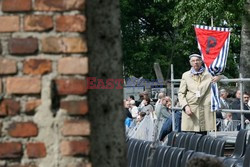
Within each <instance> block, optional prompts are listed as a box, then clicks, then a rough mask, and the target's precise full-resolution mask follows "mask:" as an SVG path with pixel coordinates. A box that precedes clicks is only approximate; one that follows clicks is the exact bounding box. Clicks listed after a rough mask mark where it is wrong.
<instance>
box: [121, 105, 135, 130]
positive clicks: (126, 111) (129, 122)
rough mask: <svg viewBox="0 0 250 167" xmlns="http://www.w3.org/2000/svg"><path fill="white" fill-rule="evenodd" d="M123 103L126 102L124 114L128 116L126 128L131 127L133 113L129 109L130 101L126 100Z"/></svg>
mask: <svg viewBox="0 0 250 167" xmlns="http://www.w3.org/2000/svg"><path fill="white" fill-rule="evenodd" d="M123 104H124V114H125V116H126V119H125V125H126V128H129V127H130V125H131V123H132V121H133V118H132V114H131V113H130V111H129V101H127V100H124V102H123Z"/></svg>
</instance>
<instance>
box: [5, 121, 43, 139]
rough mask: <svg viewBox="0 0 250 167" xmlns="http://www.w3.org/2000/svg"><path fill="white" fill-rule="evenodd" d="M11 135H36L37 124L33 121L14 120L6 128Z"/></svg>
mask: <svg viewBox="0 0 250 167" xmlns="http://www.w3.org/2000/svg"><path fill="white" fill-rule="evenodd" d="M8 134H9V135H10V136H11V137H35V136H37V135H38V128H37V125H36V124H35V123H33V122H14V123H12V124H11V125H10V126H9V128H8Z"/></svg>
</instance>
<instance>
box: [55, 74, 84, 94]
mask: <svg viewBox="0 0 250 167" xmlns="http://www.w3.org/2000/svg"><path fill="white" fill-rule="evenodd" d="M55 83H56V89H57V93H58V94H59V95H69V94H75V95H82V94H84V93H86V92H87V87H86V81H85V80H82V79H73V78H72V79H56V80H55Z"/></svg>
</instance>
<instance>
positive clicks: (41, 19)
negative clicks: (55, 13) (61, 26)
mask: <svg viewBox="0 0 250 167" xmlns="http://www.w3.org/2000/svg"><path fill="white" fill-rule="evenodd" d="M52 28H53V20H52V16H45V15H29V16H25V17H24V30H25V31H46V30H50V29H52Z"/></svg>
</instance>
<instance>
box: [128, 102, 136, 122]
mask: <svg viewBox="0 0 250 167" xmlns="http://www.w3.org/2000/svg"><path fill="white" fill-rule="evenodd" d="M129 104H130V106H129V107H130V113H131V115H132V118H133V119H136V118H137V116H138V108H137V107H136V105H135V101H134V100H130V101H129Z"/></svg>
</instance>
